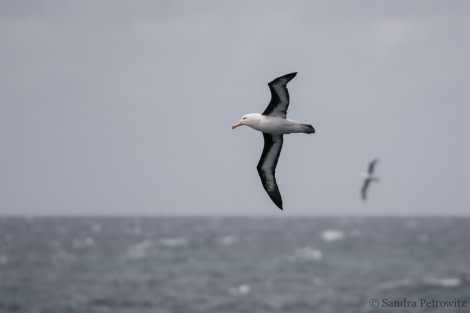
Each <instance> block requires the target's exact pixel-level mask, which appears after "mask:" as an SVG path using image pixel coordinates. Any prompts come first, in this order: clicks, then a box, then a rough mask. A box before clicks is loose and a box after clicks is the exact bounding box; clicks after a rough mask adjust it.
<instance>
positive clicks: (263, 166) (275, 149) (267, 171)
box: [256, 133, 283, 210]
mask: <svg viewBox="0 0 470 313" xmlns="http://www.w3.org/2000/svg"><path fill="white" fill-rule="evenodd" d="M263 137H264V148H263V153H262V154H261V158H260V160H259V162H258V166H257V167H256V168H257V169H258V174H259V177H260V178H261V183H262V184H263V187H264V190H266V192H267V193H268V195H269V197H270V198H271V200H273V202H274V203H275V204H276V205H277V206H278V207H279V208H280V209H281V210H282V198H281V193H280V192H279V188H278V187H277V183H276V176H275V175H276V165H277V161H278V160H279V155H280V154H281V149H282V142H283V138H282V135H274V134H267V133H263Z"/></svg>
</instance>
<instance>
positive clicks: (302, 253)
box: [295, 246, 323, 261]
mask: <svg viewBox="0 0 470 313" xmlns="http://www.w3.org/2000/svg"><path fill="white" fill-rule="evenodd" d="M322 258H323V252H321V251H320V250H318V249H315V248H312V247H310V246H306V247H304V248H301V249H297V250H295V259H297V260H301V261H320V260H321V259H322Z"/></svg>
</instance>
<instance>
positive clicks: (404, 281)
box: [377, 278, 416, 290]
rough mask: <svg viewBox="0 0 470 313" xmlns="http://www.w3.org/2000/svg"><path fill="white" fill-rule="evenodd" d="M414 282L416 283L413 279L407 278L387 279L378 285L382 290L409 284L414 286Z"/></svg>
mask: <svg viewBox="0 0 470 313" xmlns="http://www.w3.org/2000/svg"><path fill="white" fill-rule="evenodd" d="M413 284H416V282H414V281H413V280H411V279H408V278H405V279H400V280H392V281H386V282H383V283H381V284H379V285H378V286H377V287H378V288H379V289H381V290H388V289H395V288H402V287H409V286H412V285H413Z"/></svg>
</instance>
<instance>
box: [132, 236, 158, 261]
mask: <svg viewBox="0 0 470 313" xmlns="http://www.w3.org/2000/svg"><path fill="white" fill-rule="evenodd" d="M152 246H153V241H151V240H144V241H142V242H139V243H136V244H134V245H132V246H130V247H129V248H127V252H126V258H127V259H131V260H140V259H143V258H145V257H147V255H148V250H149V249H150V248H151V247H152Z"/></svg>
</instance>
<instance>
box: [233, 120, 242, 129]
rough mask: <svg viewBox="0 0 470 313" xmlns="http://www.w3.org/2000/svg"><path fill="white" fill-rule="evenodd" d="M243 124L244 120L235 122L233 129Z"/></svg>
mask: <svg viewBox="0 0 470 313" xmlns="http://www.w3.org/2000/svg"><path fill="white" fill-rule="evenodd" d="M242 125H243V124H242V120H240V121H239V122H238V123H235V124H233V125H232V129H235V128H237V127H238V126H242Z"/></svg>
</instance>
